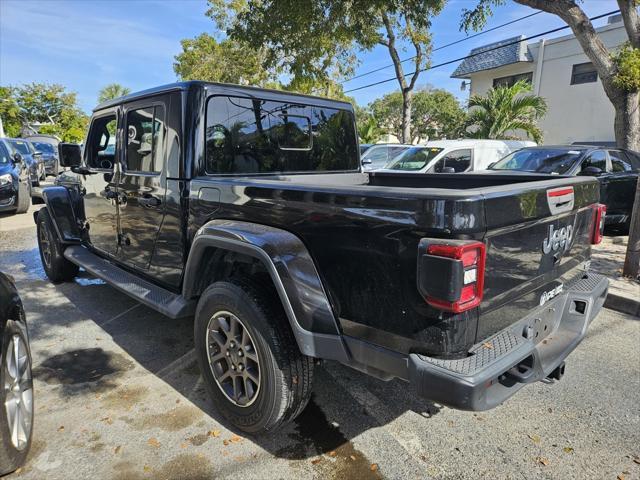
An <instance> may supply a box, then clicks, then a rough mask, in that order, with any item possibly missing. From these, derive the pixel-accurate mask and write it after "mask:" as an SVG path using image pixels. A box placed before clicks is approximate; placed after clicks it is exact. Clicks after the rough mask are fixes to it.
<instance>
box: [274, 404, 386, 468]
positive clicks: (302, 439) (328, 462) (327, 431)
mask: <svg viewBox="0 0 640 480" xmlns="http://www.w3.org/2000/svg"><path fill="white" fill-rule="evenodd" d="M294 422H295V425H296V426H295V430H296V432H295V433H292V434H289V438H291V439H292V440H294V441H295V444H293V445H291V446H288V447H285V448H283V449H280V450H278V451H277V452H276V456H278V457H284V458H289V459H292V460H300V459H306V458H309V454H308V451H309V449H313V450H315V453H316V454H320V455H323V457H321V459H320V461H318V462H317V463H315V464H314V466H315V467H316V468H317V469H319V470H321V471H322V477H321V478H332V479H343V478H348V479H363V480H368V479H379V478H382V477H381V476H380V473H379V471H377V470H376V471H372V470H371V462H370V461H369V460H368V459H367V457H366V456H365V455H364V454H363V453H362V452H360V451H359V450H358V449H356V448H355V446H354V445H353V443H351V442H350V441H349V440H348V439H347V438H346V437H345V436H344V435H343V434H342V432H341V431H340V430H339V428H337V427H335V426H333V425H332V424H331V422H329V420H328V419H327V417H326V415H325V414H324V412H323V411H322V409H321V408H320V407H319V406H318V405H317V404H316V403H315V402H314V400H313V397H312V399H311V400H310V401H309V404H308V405H307V407H306V408H305V409H304V411H303V412H302V413H301V414H300V415H299V416H298V418H296V419H295V420H294Z"/></svg>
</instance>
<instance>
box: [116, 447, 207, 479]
mask: <svg viewBox="0 0 640 480" xmlns="http://www.w3.org/2000/svg"><path fill="white" fill-rule="evenodd" d="M114 469H115V470H117V472H116V474H115V475H114V476H113V477H112V479H113V480H141V479H147V480H148V479H150V478H153V479H154V480H175V479H178V478H179V479H181V480H210V479H212V478H214V470H213V467H212V465H211V461H210V460H209V459H207V458H206V457H205V456H203V455H195V454H188V453H183V454H180V455H177V456H176V457H175V458H173V459H172V460H169V461H168V462H166V463H164V464H163V465H162V466H161V467H159V468H156V467H155V466H154V465H148V466H147V471H146V472H145V470H144V465H140V466H135V465H134V464H133V463H132V462H120V463H118V464H116V465H115V466H114Z"/></svg>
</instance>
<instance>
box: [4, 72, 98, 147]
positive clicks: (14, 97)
mask: <svg viewBox="0 0 640 480" xmlns="http://www.w3.org/2000/svg"><path fill="white" fill-rule="evenodd" d="M0 96H1V98H3V99H6V100H7V101H2V102H0V109H3V108H7V107H6V106H7V105H8V106H9V107H8V108H9V112H6V113H5V112H3V113H4V114H3V116H2V120H3V124H4V128H5V133H6V134H7V135H13V136H17V135H20V133H21V131H22V130H23V128H25V127H29V126H33V125H35V124H40V125H41V127H40V128H39V131H40V132H42V133H47V134H51V135H57V136H58V137H60V138H61V139H62V140H64V141H67V142H80V141H82V139H83V138H84V133H85V130H86V127H87V124H88V121H89V118H88V117H87V115H85V114H84V113H83V112H82V111H81V110H80V109H79V108H78V105H77V99H76V94H75V93H69V92H67V91H66V90H65V88H64V87H63V86H62V85H57V84H45V83H29V84H26V85H22V86H20V87H2V89H1V90H0ZM0 112H2V110H0Z"/></svg>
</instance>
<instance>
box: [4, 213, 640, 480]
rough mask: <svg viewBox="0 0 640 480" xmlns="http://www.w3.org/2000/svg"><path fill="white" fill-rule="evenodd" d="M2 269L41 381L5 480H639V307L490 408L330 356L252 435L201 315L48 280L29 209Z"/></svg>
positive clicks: (603, 319)
mask: <svg viewBox="0 0 640 480" xmlns="http://www.w3.org/2000/svg"><path fill="white" fill-rule="evenodd" d="M0 270H2V271H3V272H5V273H8V274H10V275H12V276H13V277H14V278H15V280H16V283H17V286H18V289H19V291H20V293H21V296H22V300H23V302H24V306H25V310H26V313H27V318H28V322H29V331H30V336H31V349H32V355H33V364H34V374H35V379H36V381H35V394H36V396H35V402H36V416H35V430H34V441H33V445H32V449H31V453H30V455H29V459H28V462H27V464H26V465H25V466H24V467H23V468H22V469H20V470H19V471H18V472H16V473H14V474H13V475H10V476H9V477H8V478H29V479H38V480H40V479H65V480H66V479H69V478H104V479H109V478H113V479H133V480H136V479H163V478H167V479H168V478H181V479H204V478H234V479H265V478H296V479H306V478H318V479H332V478H334V479H337V478H349V479H359V478H363V479H368V478H394V479H395V478H398V479H399V478H403V479H405V478H419V479H422V478H437V479H457V478H474V479H475V478H491V479H493V478H500V479H502V478H543V479H547V478H558V479H567V478H598V479H600V478H602V479H616V478H618V479H625V480H626V479H632V478H636V479H638V478H640V348H639V346H640V319H639V318H637V317H632V316H628V315H623V314H619V313H616V312H613V311H609V310H604V311H603V312H602V313H601V314H600V316H599V317H598V318H597V319H596V320H595V322H594V323H593V324H592V326H591V329H590V332H589V335H588V337H587V338H586V339H585V341H584V342H583V343H582V345H581V346H580V347H579V348H578V349H577V350H576V351H575V352H574V353H573V354H572V355H571V356H570V357H569V359H568V361H567V374H566V376H565V377H564V379H563V380H562V381H560V382H558V383H556V384H543V383H537V384H534V385H532V386H530V387H528V388H526V389H524V390H522V391H521V392H520V393H519V394H518V395H517V396H516V397H514V398H513V399H511V400H510V401H509V402H507V403H506V404H504V405H502V406H500V407H498V408H496V409H494V410H492V411H489V412H482V413H475V414H474V413H469V412H460V411H455V410H451V409H449V408H444V407H441V406H438V405H434V404H432V403H430V402H428V401H424V400H421V399H419V398H417V397H415V396H414V395H413V394H412V393H411V390H410V388H409V387H408V386H407V385H406V384H405V383H403V382H400V381H392V382H388V383H385V382H381V381H378V380H375V379H373V378H369V377H367V376H365V375H363V374H361V373H358V372H355V371H353V370H350V369H348V368H347V367H344V366H341V365H337V364H334V363H326V364H324V365H323V366H322V367H320V368H317V369H316V382H315V386H314V392H315V393H314V397H313V400H312V402H311V403H310V405H309V407H308V408H307V410H306V411H305V412H304V413H303V414H302V416H301V417H299V418H298V419H297V420H296V422H295V423H293V424H292V425H290V426H288V427H286V428H285V429H283V430H281V431H279V432H277V433H275V434H273V435H270V436H266V437H258V438H249V437H246V436H243V435H241V434H240V433H239V432H234V431H233V430H230V429H229V428H228V426H227V425H225V423H224V422H223V420H222V419H221V418H220V417H219V416H218V414H217V413H216V412H215V411H214V410H213V409H212V406H211V404H210V403H209V402H208V400H207V397H206V395H205V393H204V388H203V385H202V382H201V380H200V377H199V370H198V367H197V365H196V362H195V357H194V355H193V350H192V342H193V332H192V328H193V324H192V321H190V320H187V321H175V320H170V319H168V318H165V317H163V316H162V315H160V314H157V313H155V312H154V311H152V310H150V309H148V308H146V307H144V306H142V305H140V304H138V303H137V302H135V301H133V300H131V299H129V298H128V297H126V296H125V295H123V294H121V293H118V292H117V291H115V290H114V289H112V288H111V287H109V286H107V285H105V284H104V283H103V282H101V281H99V280H97V279H94V278H92V277H90V276H88V275H87V274H85V273H84V272H81V275H80V276H79V277H78V278H77V279H76V281H75V282H72V283H66V284H61V285H53V284H51V283H50V282H48V281H47V279H46V277H45V274H44V271H43V270H42V267H41V264H40V259H39V256H38V250H37V244H36V236H35V226H34V225H33V220H32V216H31V215H30V214H26V215H20V216H0Z"/></svg>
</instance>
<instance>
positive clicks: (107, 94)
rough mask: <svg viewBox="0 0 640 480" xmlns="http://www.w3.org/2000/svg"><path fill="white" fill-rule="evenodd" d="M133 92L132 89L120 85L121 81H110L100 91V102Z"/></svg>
mask: <svg viewBox="0 0 640 480" xmlns="http://www.w3.org/2000/svg"><path fill="white" fill-rule="evenodd" d="M128 93H131V89H130V88H127V87H124V86H122V85H120V84H119V83H110V84H109V85H106V86H105V87H103V88H102V89H101V90H100V93H98V103H102V102H106V101H107V100H113V99H114V98H118V97H124V96H125V95H127V94H128Z"/></svg>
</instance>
